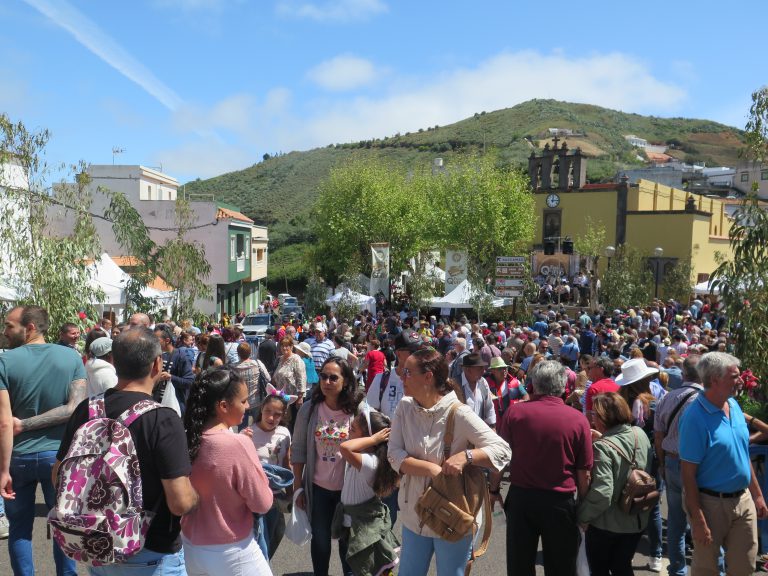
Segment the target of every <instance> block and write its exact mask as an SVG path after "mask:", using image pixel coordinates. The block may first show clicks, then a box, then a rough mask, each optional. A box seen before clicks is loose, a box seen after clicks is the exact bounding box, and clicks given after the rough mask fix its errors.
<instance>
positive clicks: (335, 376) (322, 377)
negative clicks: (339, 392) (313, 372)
mask: <svg viewBox="0 0 768 576" xmlns="http://www.w3.org/2000/svg"><path fill="white" fill-rule="evenodd" d="M340 379H341V376H339V375H338V374H326V373H325V372H320V380H329V381H331V382H333V383H336V382H338V381H339V380H340Z"/></svg>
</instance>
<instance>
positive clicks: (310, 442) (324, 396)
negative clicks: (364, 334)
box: [291, 356, 363, 576]
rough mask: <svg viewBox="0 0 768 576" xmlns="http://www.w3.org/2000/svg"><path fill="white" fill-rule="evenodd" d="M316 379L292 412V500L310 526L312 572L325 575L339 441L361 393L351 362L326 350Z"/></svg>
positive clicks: (342, 545) (342, 550)
mask: <svg viewBox="0 0 768 576" xmlns="http://www.w3.org/2000/svg"><path fill="white" fill-rule="evenodd" d="M319 376H320V382H319V383H318V385H316V386H315V387H314V388H313V389H312V395H311V396H310V398H309V401H308V402H305V403H304V404H303V405H302V407H301V409H300V410H299V413H298V414H297V416H296V426H295V428H294V433H293V442H292V444H291V465H292V466H293V473H294V478H295V480H294V491H295V492H298V491H299V490H303V491H302V492H301V494H299V495H298V496H297V497H296V505H297V506H299V507H300V508H302V509H304V510H306V512H307V516H308V518H309V523H310V526H311V527H312V543H311V547H310V552H311V555H312V568H313V572H314V574H315V575H316V576H327V575H328V565H329V563H330V560H331V522H332V520H333V514H334V512H335V510H336V506H337V505H338V504H339V502H341V489H342V487H343V486H344V458H343V457H342V456H341V448H340V447H341V443H342V442H345V441H346V440H348V439H349V431H350V427H351V425H352V421H353V420H354V419H355V416H357V414H358V412H359V411H360V409H361V407H360V402H361V401H362V399H363V394H362V392H361V391H360V390H359V388H358V385H357V380H356V379H355V373H354V371H353V370H352V367H351V366H350V365H349V364H348V363H347V362H346V361H345V360H343V359H341V358H338V357H335V356H331V357H330V358H328V359H327V360H326V361H325V362H324V363H323V366H322V368H321V369H320V373H319ZM346 555H347V550H346V541H345V540H340V541H339V556H340V557H341V566H342V569H343V571H344V574H345V576H347V575H351V574H352V570H351V568H350V567H349V564H347V561H346Z"/></svg>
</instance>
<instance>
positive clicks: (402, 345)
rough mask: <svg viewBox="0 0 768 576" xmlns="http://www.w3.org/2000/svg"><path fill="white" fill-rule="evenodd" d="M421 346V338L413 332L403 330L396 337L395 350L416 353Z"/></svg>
mask: <svg viewBox="0 0 768 576" xmlns="http://www.w3.org/2000/svg"><path fill="white" fill-rule="evenodd" d="M420 346H421V338H420V337H419V335H418V334H417V333H416V332H414V331H413V330H403V331H402V332H400V334H398V335H397V336H396V337H395V350H410V351H411V352H415V351H416V350H418V349H419V347H420Z"/></svg>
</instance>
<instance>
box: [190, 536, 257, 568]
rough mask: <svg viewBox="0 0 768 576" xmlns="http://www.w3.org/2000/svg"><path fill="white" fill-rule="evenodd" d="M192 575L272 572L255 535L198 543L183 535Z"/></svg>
mask: <svg viewBox="0 0 768 576" xmlns="http://www.w3.org/2000/svg"><path fill="white" fill-rule="evenodd" d="M181 541H182V543H183V544H184V561H185V563H186V565H187V575H188V576H214V575H215V576H272V570H271V569H270V567H269V563H268V562H267V561H266V559H265V558H264V555H263V554H262V553H261V549H260V548H259V545H258V544H257V543H256V540H254V539H253V536H249V537H248V538H246V539H245V540H241V541H240V542H234V543H232V544H217V545H212V546H197V545H195V544H192V543H191V542H190V541H189V540H187V539H186V538H184V536H182V538H181Z"/></svg>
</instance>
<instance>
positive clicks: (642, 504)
mask: <svg viewBox="0 0 768 576" xmlns="http://www.w3.org/2000/svg"><path fill="white" fill-rule="evenodd" d="M632 432H633V433H634V435H635V447H634V449H633V451H632V458H628V457H627V455H626V454H625V453H624V451H623V450H622V449H621V448H619V447H618V446H617V445H616V444H614V443H613V442H611V441H610V440H609V439H608V438H601V439H600V440H598V442H600V441H603V442H605V443H607V444H608V445H609V446H610V447H611V448H613V449H614V450H615V451H616V452H617V453H618V454H619V456H621V457H622V458H623V459H624V460H626V461H627V462H629V473H628V474H627V479H626V481H625V482H624V487H623V488H622V490H621V494H620V495H619V507H620V508H621V510H622V511H623V512H624V513H625V514H630V515H635V514H641V513H642V512H648V511H649V510H650V509H651V508H653V507H654V506H655V505H656V503H657V502H658V501H659V499H660V498H661V494H660V493H659V490H658V488H657V487H656V479H655V478H654V477H653V476H651V475H650V474H648V472H646V471H645V470H641V469H640V468H638V467H637V446H638V441H637V430H635V429H634V428H633V429H632Z"/></svg>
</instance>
